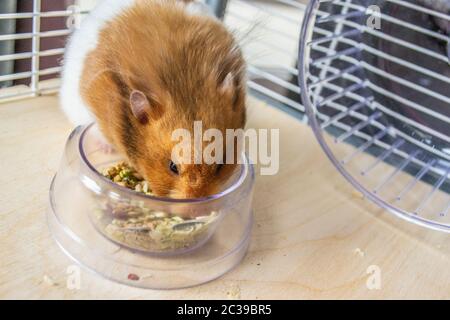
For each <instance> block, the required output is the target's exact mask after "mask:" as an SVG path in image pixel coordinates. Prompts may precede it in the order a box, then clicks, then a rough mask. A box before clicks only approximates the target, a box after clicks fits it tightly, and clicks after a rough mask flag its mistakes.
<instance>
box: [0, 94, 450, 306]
mask: <svg viewBox="0 0 450 320" xmlns="http://www.w3.org/2000/svg"><path fill="white" fill-rule="evenodd" d="M249 119H250V124H249V126H251V127H258V128H280V139H281V145H280V151H281V154H280V172H279V174H277V175H275V176H258V177H257V181H256V190H255V200H254V212H255V219H256V222H255V227H254V230H253V235H252V243H251V247H250V250H249V253H248V254H247V256H246V258H245V259H244V261H243V262H242V263H241V264H240V265H239V266H238V267H237V268H235V269H234V270H233V271H231V272H229V273H228V274H226V275H225V276H223V277H222V278H221V279H219V280H216V281H213V282H210V283H208V284H205V285H202V286H198V287H195V288H191V289H183V290H171V291H155V290H143V289H137V288H132V287H127V286H124V285H119V284H116V283H113V282H111V281H109V280H105V279H103V278H101V277H99V276H96V275H93V274H90V273H89V272H87V271H85V270H84V269H83V270H82V271H81V288H80V289H74V290H70V289H68V288H67V285H66V282H67V279H68V274H67V268H68V267H69V266H71V265H73V262H72V261H71V260H70V259H69V258H68V257H66V256H65V255H64V253H63V252H62V251H61V250H60V249H59V248H58V247H57V245H56V243H55V242H54V241H53V239H52V237H51V234H50V233H49V230H48V228H47V225H46V218H45V210H46V207H47V198H48V187H49V184H50V180H51V178H52V176H53V174H54V173H55V171H56V170H57V168H58V164H59V159H60V156H61V153H62V151H63V148H64V143H65V140H66V138H67V136H68V135H69V133H70V131H71V128H70V125H69V123H68V122H66V120H65V119H64V117H63V115H62V113H61V112H60V111H59V108H58V102H57V98H56V97H53V96H49V97H40V98H35V99H30V100H22V101H19V102H14V103H8V104H3V105H0V161H1V168H2V174H1V175H0V219H1V223H0V248H1V257H0V298H3V299H6V298H26V299H32V298H46V299H61V298H62V299H89V298H93V299H98V298H106V299H111V298H117V299H177V298H180V299H190V298H192V299H202V298H210V299H229V298H242V299H270V298H272V299H283V298H285V299H328V298H338V299H346V298H357V299H364V298H377V299H379V298H388V299H393V298H447V299H448V298H450V268H449V267H450V247H449V244H448V242H449V241H448V240H449V236H448V235H447V234H444V233H440V232H436V231H430V230H426V229H424V228H421V227H416V226H413V225H411V224H409V223H406V222H404V221H403V220H400V219H398V218H396V217H393V216H392V215H391V214H389V213H387V212H385V211H383V210H382V209H380V208H378V207H376V206H375V205H373V204H371V203H370V202H368V201H367V200H365V199H363V198H362V197H361V196H360V195H359V194H358V193H356V192H354V191H353V189H352V187H351V186H350V185H349V184H348V183H347V182H346V181H345V180H344V178H342V177H341V176H340V174H339V173H338V172H337V171H336V170H335V168H334V167H333V166H332V164H331V163H330V162H329V161H328V159H327V158H326V157H325V155H324V153H323V152H322V150H321V149H320V148H319V146H318V143H317V142H316V140H315V138H314V137H313V134H312V132H311V130H310V129H309V128H308V127H307V126H306V125H304V124H302V123H300V122H298V121H297V120H295V119H293V118H291V117H290V116H288V115H287V114H285V113H283V112H281V111H279V110H275V109H273V108H271V107H269V106H266V105H264V104H263V103H260V102H257V101H255V100H252V101H251V103H250V110H249ZM349 148H350V147H349ZM371 265H376V266H378V267H379V268H380V271H381V288H380V289H379V290H369V289H368V288H367V286H366V281H367V279H368V277H369V275H368V274H367V272H366V271H367V268H368V267H369V266H371Z"/></svg>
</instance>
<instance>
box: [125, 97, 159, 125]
mask: <svg viewBox="0 0 450 320" xmlns="http://www.w3.org/2000/svg"><path fill="white" fill-rule="evenodd" d="M130 106H131V112H132V113H133V115H134V116H135V117H136V119H137V120H138V121H139V123H141V124H147V123H148V122H149V121H150V118H152V119H153V120H157V119H158V118H159V117H160V116H161V112H160V111H161V110H160V109H161V106H160V105H159V103H158V102H157V101H156V100H154V99H152V98H151V99H149V98H147V96H146V95H145V94H144V93H143V92H142V91H139V90H133V91H132V92H131V94H130Z"/></svg>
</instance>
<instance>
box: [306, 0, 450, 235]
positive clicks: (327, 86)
mask: <svg viewBox="0 0 450 320" xmlns="http://www.w3.org/2000/svg"><path fill="white" fill-rule="evenodd" d="M445 1H446V0H442V1H441V2H442V3H441V6H440V7H438V8H437V7H436V6H434V7H433V6H431V5H430V3H427V2H425V1H423V2H422V1H420V2H417V1H403V0H387V1H372V0H331V1H330V0H321V1H319V0H312V1H311V2H310V3H309V5H308V8H307V10H306V12H305V17H304V20H303V27H302V31H301V35H300V45H299V67H298V69H299V71H300V79H299V85H300V88H301V93H302V100H303V104H304V106H305V108H306V113H307V115H308V119H309V122H310V124H311V126H312V128H313V130H314V133H315V135H316V137H317V139H318V141H319V143H320V145H321V147H322V148H323V150H324V151H325V153H326V154H327V156H328V157H329V158H330V160H331V161H332V162H333V164H334V165H335V166H336V168H337V169H338V170H339V171H340V172H341V173H342V175H343V176H344V177H345V178H346V179H347V180H349V181H350V182H351V183H352V184H353V185H354V186H355V187H356V188H357V189H358V190H359V191H360V192H362V193H363V195H365V196H366V197H368V198H369V199H371V200H372V201H374V202H375V203H376V204H378V205H380V206H381V207H383V208H385V209H388V210H389V211H390V212H392V213H394V214H396V215H397V216H399V217H401V218H404V219H406V220H408V221H410V222H413V223H416V224H419V225H422V226H425V227H429V228H432V229H436V230H441V231H446V232H450V212H449V211H450V196H449V192H450V177H449V173H450V135H449V134H450V52H449V51H450V47H449V43H450V37H449V35H450V15H449V14H448V12H450V2H448V1H447V2H445ZM438 4H439V1H438ZM445 5H447V7H445ZM374 6H376V7H374ZM370 16H371V17H372V20H371V22H370V23H369V22H368V21H369V20H368V18H369V17H370ZM373 17H375V18H376V19H378V25H376V26H375V27H374V24H373V23H372V22H373V21H374V20H373ZM349 144H350V145H352V146H353V148H348V145H349ZM367 153H369V154H371V155H372V157H368V156H367ZM381 162H387V163H389V164H390V165H391V169H390V170H389V171H386V170H385V171H380V170H377V169H379V166H378V165H379V164H380V163H381ZM405 172H406V173H408V179H407V180H406V182H405V179H402V180H401V182H400V180H399V177H400V176H401V175H404V173H405ZM419 181H424V182H425V183H418V182H419Z"/></svg>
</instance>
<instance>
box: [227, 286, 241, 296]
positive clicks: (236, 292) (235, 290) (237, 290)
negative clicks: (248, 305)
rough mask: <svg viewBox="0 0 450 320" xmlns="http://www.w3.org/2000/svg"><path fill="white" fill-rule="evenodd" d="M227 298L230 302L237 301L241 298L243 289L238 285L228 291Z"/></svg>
mask: <svg viewBox="0 0 450 320" xmlns="http://www.w3.org/2000/svg"><path fill="white" fill-rule="evenodd" d="M227 297H228V299H230V300H237V299H240V298H241V288H240V287H239V286H237V285H235V286H232V287H231V288H230V289H229V290H228V291H227Z"/></svg>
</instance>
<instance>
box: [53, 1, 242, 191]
mask: <svg viewBox="0 0 450 320" xmlns="http://www.w3.org/2000/svg"><path fill="white" fill-rule="evenodd" d="M106 3H107V4H106ZM193 5H198V3H191V2H190V1H184V2H183V1H170V0H169V1H161V0H159V1H158V0H149V1H140V0H125V1H124V0H120V1H119V0H109V1H104V2H103V3H101V4H100V5H99V6H98V7H97V8H96V9H94V11H93V12H92V13H91V14H90V16H89V17H88V18H86V20H85V21H83V23H82V25H81V27H80V28H79V29H78V30H76V32H75V33H74V35H73V37H72V39H70V41H69V44H68V47H67V51H66V55H65V62H64V71H63V84H62V90H61V104H62V107H63V110H64V112H65V113H66V115H67V116H68V117H69V119H70V120H72V122H73V123H75V124H84V123H88V122H90V121H92V120H94V121H96V122H97V123H98V125H99V127H100V130H101V131H102V133H103V134H104V136H105V137H106V139H107V140H108V141H109V142H110V143H111V144H112V146H113V147H115V149H116V150H117V151H118V152H120V153H121V154H123V155H124V156H125V157H126V158H127V159H128V161H129V162H130V163H131V164H132V165H133V166H134V167H135V168H136V169H137V170H138V171H139V172H140V173H141V174H142V175H143V176H144V177H145V178H146V180H148V181H149V183H150V186H151V189H152V192H153V193H154V194H155V195H158V196H168V197H174V198H198V197H203V196H207V195H211V194H214V193H216V192H217V191H218V190H219V188H220V186H221V185H223V183H224V182H225V181H226V180H227V179H228V178H229V177H230V175H231V174H232V172H233V170H234V168H235V165H232V164H223V165H221V164H211V165H208V164H186V165H184V164H181V165H175V164H174V163H173V161H172V160H173V159H171V153H172V148H173V147H174V145H175V144H176V143H177V142H176V141H172V139H171V135H172V132H173V131H174V130H175V129H178V128H185V129H188V130H193V126H194V121H202V124H203V130H207V129H209V128H216V129H219V130H220V131H221V132H222V133H223V134H224V136H225V130H226V129H238V128H243V127H244V125H245V119H246V116H245V112H246V110H245V109H246V108H245V94H246V92H245V90H246V89H245V79H244V78H245V62H244V58H243V55H242V52H241V50H240V48H239V46H238V44H237V42H236V40H235V39H234V37H233V35H232V34H231V33H230V32H229V31H228V30H227V29H226V28H225V27H224V26H223V24H222V23H221V22H220V21H219V20H217V19H215V18H214V17H212V16H207V15H204V14H201V13H199V10H196V9H195V7H193ZM200 11H201V10H200ZM225 149H226V148H224V152H225V153H226V150H225ZM235 150H236V148H235ZM195 152H196V150H195V149H194V148H193V150H192V153H193V154H194V153H195ZM235 152H236V151H235ZM234 157H235V158H236V157H237V155H234Z"/></svg>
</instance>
